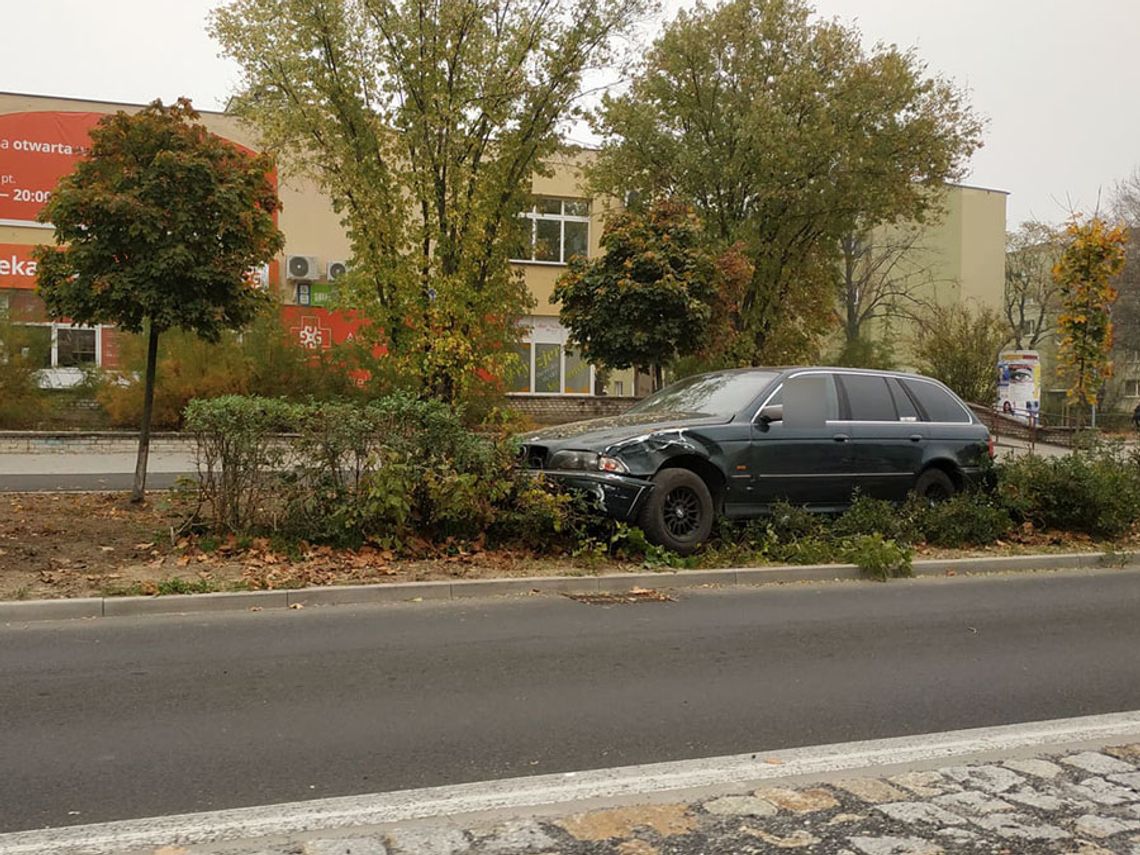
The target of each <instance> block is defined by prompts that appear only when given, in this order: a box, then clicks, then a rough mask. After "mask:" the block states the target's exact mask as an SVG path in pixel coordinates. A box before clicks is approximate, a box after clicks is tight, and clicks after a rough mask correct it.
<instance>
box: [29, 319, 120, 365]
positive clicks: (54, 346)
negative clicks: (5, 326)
mask: <svg viewBox="0 0 1140 855" xmlns="http://www.w3.org/2000/svg"><path fill="white" fill-rule="evenodd" d="M14 330H15V331H16V335H15V340H16V342H17V347H18V348H19V350H20V354H21V356H23V358H24V359H26V360H28V361H29V362H30V363H31V364H33V365H35V366H37V367H38V368H45V369H49V368H82V367H84V366H89V365H92V366H93V365H98V364H99V334H98V332H97V331H96V330H95V329H91V328H84V327H73V326H69V325H67V324H17V325H16V326H15V327H14Z"/></svg>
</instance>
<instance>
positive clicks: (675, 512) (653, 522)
mask: <svg viewBox="0 0 1140 855" xmlns="http://www.w3.org/2000/svg"><path fill="white" fill-rule="evenodd" d="M713 515H714V508H713V499H712V494H711V493H710V492H709V488H708V486H707V485H706V484H705V482H704V481H703V480H702V479H701V477H700V476H699V475H697V474H696V473H695V472H690V471H689V470H688V469H663V470H661V471H660V472H658V473H657V475H656V476H655V477H654V478H653V492H651V493H650V494H649V498H648V499H647V500H646V502H645V505H644V507H642V509H641V513H640V515H639V517H638V524H639V525H640V526H641V530H642V531H644V532H645V536H646V537H647V538H648V539H649V541H650V542H651V543H655V544H657V545H658V546H664V547H665V548H666V549H669V550H671V551H673V552H676V553H678V554H679V555H690V554H691V553H693V552H695V551H696V549H697V547H698V546H700V545H701V544H702V543H704V542H705V540H707V539H708V536H709V532H711V531H712V524H713Z"/></svg>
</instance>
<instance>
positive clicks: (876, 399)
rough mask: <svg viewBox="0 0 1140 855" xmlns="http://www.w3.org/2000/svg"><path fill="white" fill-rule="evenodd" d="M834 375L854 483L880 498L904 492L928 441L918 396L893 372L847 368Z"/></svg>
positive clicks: (900, 496) (898, 497)
mask: <svg viewBox="0 0 1140 855" xmlns="http://www.w3.org/2000/svg"><path fill="white" fill-rule="evenodd" d="M836 381H837V386H838V391H839V408H840V412H841V417H842V418H843V419H844V421H845V422H846V424H847V426H848V430H849V433H850V436H851V470H852V486H853V487H857V488H858V489H859V492H860V493H861V494H862V495H864V496H873V497H874V498H877V499H890V500H895V501H897V500H901V499H904V498H906V494H907V492H908V491H909V490H910V489H911V487H913V486H914V480H915V478H916V477H917V475H918V472H919V470H920V468H921V466H922V458H923V453H924V445H925V443H926V431H925V430H924V429H923V425H922V424H921V423H920V421H919V413H918V410H917V409H916V408H915V405H914V402H913V401H912V400H911V398H910V397H909V396H908V395H907V394H906V392H905V391H904V390H903V387H902V386H901V385H900V384H899V382H898V380H896V379H895V378H894V377H888V376H886V375H881V374H848V373H843V374H839V375H837V377H836Z"/></svg>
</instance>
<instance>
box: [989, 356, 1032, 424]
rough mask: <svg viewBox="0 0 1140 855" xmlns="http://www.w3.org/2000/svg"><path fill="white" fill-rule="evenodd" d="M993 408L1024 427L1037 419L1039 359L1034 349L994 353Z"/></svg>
mask: <svg viewBox="0 0 1140 855" xmlns="http://www.w3.org/2000/svg"><path fill="white" fill-rule="evenodd" d="M997 367H998V399H997V407H996V408H997V409H998V410H999V411H1000V412H1001V413H1002V414H1003V415H1006V416H1009V417H1012V418H1015V419H1017V420H1018V421H1021V422H1024V423H1026V424H1030V423H1033V424H1037V423H1038V420H1039V419H1040V417H1041V358H1040V356H1039V355H1038V354H1037V351H1035V350H1007V351H1003V352H1002V353H1000V354H998V366H997Z"/></svg>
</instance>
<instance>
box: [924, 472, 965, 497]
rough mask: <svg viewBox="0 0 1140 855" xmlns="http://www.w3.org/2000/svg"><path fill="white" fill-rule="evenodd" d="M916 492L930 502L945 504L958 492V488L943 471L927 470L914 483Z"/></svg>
mask: <svg viewBox="0 0 1140 855" xmlns="http://www.w3.org/2000/svg"><path fill="white" fill-rule="evenodd" d="M914 492H915V494H916V495H917V496H918V497H919V498H920V499H925V500H926V501H928V502H931V503H934V502H944V501H946V500H947V499H949V498H950V497H951V496H953V495H954V494H955V493H957V492H958V487H957V486H956V485H955V484H954V479H953V478H951V477H950V476H949V475H947V474H946V473H945V472H943V471H942V470H941V469H927V470H926V471H925V472H923V473H922V474H921V475H919V476H918V480H917V481H915V482H914Z"/></svg>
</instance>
